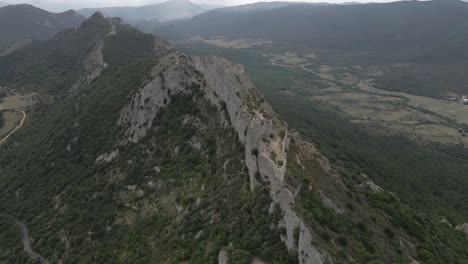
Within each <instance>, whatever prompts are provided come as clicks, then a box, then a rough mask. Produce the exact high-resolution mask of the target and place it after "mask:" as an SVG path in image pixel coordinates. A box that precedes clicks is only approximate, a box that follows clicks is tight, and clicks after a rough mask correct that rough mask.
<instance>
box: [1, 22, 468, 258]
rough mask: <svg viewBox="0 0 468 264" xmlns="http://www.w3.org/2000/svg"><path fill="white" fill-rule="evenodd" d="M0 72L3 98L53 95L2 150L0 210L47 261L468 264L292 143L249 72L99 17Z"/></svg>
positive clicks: (390, 201)
mask: <svg viewBox="0 0 468 264" xmlns="http://www.w3.org/2000/svg"><path fill="white" fill-rule="evenodd" d="M131 47H134V48H135V49H134V50H132V49H130V48H131ZM38 51H40V52H38ZM38 54H41V56H42V54H45V55H44V57H40V58H38ZM31 58H38V60H37V61H33V62H30V60H31ZM52 58H53V59H54V60H52ZM23 60H24V61H26V62H24V61H23ZM5 61H6V62H5ZM49 61H50V62H49ZM69 61H71V62H72V63H71V64H68V62H69ZM45 62H48V63H51V64H50V65H45V66H46V67H44V68H41V67H42V66H44V65H43V64H44V63H45ZM5 65H6V66H5ZM11 65H15V67H13V69H10V70H7V71H5V70H3V68H1V67H11ZM50 66H53V67H50ZM23 67H24V68H23ZM16 68H20V69H22V68H23V69H26V70H25V71H23V72H21V71H19V72H16V70H17V69H16ZM0 69H2V70H1V71H0V74H1V76H0V84H1V85H2V86H4V85H5V84H7V85H8V86H12V85H14V83H17V86H16V87H15V88H17V90H18V91H20V92H25V93H28V92H29V93H30V92H34V91H36V92H38V93H40V96H43V97H44V98H46V99H47V100H44V103H43V104H41V103H38V104H37V105H33V106H32V107H31V108H29V109H26V111H27V112H28V114H29V115H28V118H29V119H28V122H26V123H25V126H24V127H22V129H21V130H19V131H18V132H17V133H15V134H14V135H13V136H12V138H10V139H9V140H8V142H6V144H2V145H1V146H0V163H1V164H2V168H1V172H2V173H1V174H0V179H1V180H0V188H1V189H2V190H3V192H2V193H1V195H0V213H6V214H8V215H11V216H13V218H14V219H16V221H18V222H21V223H24V226H27V227H28V228H29V231H30V232H31V234H32V237H34V238H35V239H34V241H33V243H32V245H31V246H32V247H33V248H34V252H37V253H38V254H40V255H41V256H43V257H44V258H46V259H47V260H48V261H50V263H56V262H57V263H58V262H60V261H62V262H78V263H89V262H104V261H107V262H112V263H128V262H135V263H152V262H154V263H161V262H164V263H165V262H173V263H180V262H194V263H220V264H224V263H226V262H229V263H231V262H232V263H236V262H237V263H251V262H253V261H259V260H262V261H267V262H278V263H306V264H312V263H327V262H336V263H355V262H361V263H369V262H372V261H374V262H375V261H384V262H390V261H393V260H401V262H404V263H405V262H410V261H412V260H421V261H426V260H435V261H438V260H446V261H448V262H449V263H463V261H464V260H465V259H466V257H467V254H468V252H465V251H466V248H467V247H466V244H467V243H468V242H467V241H466V239H465V238H464V237H462V235H461V234H459V233H457V231H455V230H454V229H453V228H450V227H449V226H447V225H446V224H444V223H439V222H438V221H433V220H432V219H430V218H428V217H426V216H425V215H419V214H418V213H416V212H414V211H412V210H410V209H409V208H408V207H407V206H405V205H404V204H403V203H401V202H400V201H399V200H398V198H397V197H396V196H395V195H394V194H391V193H389V192H386V191H385V190H383V189H382V188H379V187H378V186H376V185H375V184H374V183H373V182H372V180H371V179H370V178H369V177H368V176H366V175H362V174H361V173H360V171H359V170H358V169H354V170H344V169H343V168H341V167H339V166H337V165H335V164H332V163H331V162H330V161H329V160H328V159H327V158H325V157H324V156H323V155H322V154H321V153H320V152H319V151H318V150H317V148H316V147H315V146H314V145H313V144H311V143H308V142H306V141H304V140H303V139H302V138H301V136H300V135H299V134H298V133H297V132H295V131H291V130H290V129H289V128H288V126H287V123H286V122H285V121H284V120H282V119H281V117H278V116H276V114H275V112H274V111H273V109H272V107H271V106H270V105H269V104H268V102H266V101H265V99H264V98H263V96H262V95H260V94H259V92H258V91H257V90H256V87H255V85H254V84H253V82H252V81H251V80H250V78H249V75H248V73H247V72H246V70H245V69H244V68H243V66H242V65H237V64H233V63H231V62H229V61H228V60H226V59H223V58H219V57H216V56H207V57H204V58H200V57H193V56H189V55H186V54H184V53H182V52H179V51H177V50H176V49H175V48H173V47H172V46H170V45H169V44H167V42H165V41H163V40H161V39H158V38H156V39H155V38H153V37H152V36H150V35H147V34H143V33H141V32H139V31H136V30H135V29H133V28H131V27H129V26H126V25H122V24H121V21H120V20H119V19H115V18H114V19H106V18H104V16H103V15H102V14H101V13H95V14H94V15H93V16H92V17H91V18H90V19H88V20H86V21H85V22H83V23H82V25H81V26H80V27H78V28H77V29H71V30H67V31H64V32H61V33H59V34H58V35H56V36H55V37H54V38H52V39H50V40H47V41H45V42H43V43H39V44H38V46H36V47H29V48H26V49H24V50H22V51H17V52H15V53H13V54H11V55H9V56H6V57H3V58H0ZM7 69H8V68H7ZM57 69H61V70H62V72H61V73H62V74H59V75H58V76H53V75H52V73H53V72H56V71H57ZM5 72H6V73H5ZM31 72H36V73H37V74H33V75H30V74H31ZM65 74H69V75H65ZM9 75H11V76H9ZM43 76H46V78H51V77H54V78H56V82H57V83H58V84H59V85H54V86H53V87H50V86H51V84H50V83H48V82H47V80H45V77H43ZM20 81H21V83H20ZM75 83H78V84H79V85H78V86H77V88H76V89H70V88H71V87H73V84H75ZM38 101H39V100H38ZM10 218H11V217H10ZM0 223H1V225H2V227H5V228H4V229H5V232H1V233H0V245H1V247H2V248H8V250H7V251H6V254H4V255H2V256H0V258H2V260H5V262H12V263H15V262H27V261H28V256H26V255H25V254H24V253H23V248H22V247H21V241H20V236H18V235H16V236H15V231H17V228H16V226H15V223H14V222H13V223H12V221H11V219H9V218H8V219H4V217H2V216H0ZM356 234H358V235H356ZM434 237H436V239H433V238H434ZM439 237H443V238H445V239H438V238H439ZM400 241H401V242H400ZM444 246H445V247H444ZM432 248H437V249H438V250H433V251H430V250H431V249H432ZM377 263H378V262H377Z"/></svg>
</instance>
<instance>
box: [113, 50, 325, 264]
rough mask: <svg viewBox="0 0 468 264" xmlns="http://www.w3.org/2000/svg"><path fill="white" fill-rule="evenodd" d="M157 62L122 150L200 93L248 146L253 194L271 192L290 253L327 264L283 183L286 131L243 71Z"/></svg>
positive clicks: (129, 116)
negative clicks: (175, 104)
mask: <svg viewBox="0 0 468 264" xmlns="http://www.w3.org/2000/svg"><path fill="white" fill-rule="evenodd" d="M161 45H162V44H161ZM162 47H163V48H162V50H165V51H171V49H170V48H164V45H163V46H162ZM158 61H159V63H158V64H157V65H156V66H155V67H154V68H153V70H152V72H151V76H149V78H148V81H147V83H146V84H145V85H144V86H143V87H142V88H141V89H139V90H138V91H136V93H135V94H134V95H133V96H132V98H131V99H130V100H129V102H128V103H127V104H126V106H125V107H124V108H123V110H122V112H121V114H120V119H119V120H118V123H119V125H120V126H122V127H123V128H124V129H125V132H124V136H123V138H121V144H123V145H126V144H129V143H137V142H138V141H139V140H140V139H142V138H143V137H145V135H147V133H148V131H149V129H150V128H151V127H154V126H156V127H157V124H154V123H153V122H154V120H155V117H156V116H157V115H158V113H159V112H160V110H161V109H162V108H164V107H166V106H168V105H169V104H170V103H171V100H172V98H173V97H174V96H176V95H180V94H192V93H194V92H196V90H197V89H198V90H201V91H202V92H203V94H204V96H205V97H206V98H207V99H209V101H210V102H211V103H212V104H214V105H216V106H217V107H218V109H220V111H219V113H220V114H221V115H227V117H226V121H225V125H230V126H232V127H233V128H234V129H235V130H236V131H237V134H238V138H239V140H240V141H241V142H242V143H243V144H244V145H245V165H246V166H247V168H248V171H249V178H250V187H251V190H252V191H255V190H256V188H257V187H259V186H260V185H263V186H267V188H268V189H269V192H270V196H271V198H272V201H273V203H274V204H277V205H279V208H281V210H282V212H283V215H284V217H283V220H282V221H280V223H278V225H280V226H282V227H284V228H285V229H286V235H285V236H284V237H283V238H282V239H283V240H284V242H285V244H286V246H287V248H288V250H290V251H291V252H298V258H299V261H300V263H306V264H312V263H323V262H324V257H322V255H324V254H322V253H321V252H320V251H319V250H318V249H316V247H315V245H314V244H313V236H312V233H311V232H310V231H309V229H308V228H307V226H306V225H305V223H304V222H303V221H302V220H301V218H300V216H299V215H298V214H297V213H296V212H295V211H294V209H293V205H294V199H295V197H294V193H293V191H292V190H291V189H290V188H289V187H288V185H287V184H286V183H285V173H286V170H287V155H288V147H289V136H288V127H287V125H286V123H285V122H283V121H281V120H280V119H278V117H277V116H276V115H275V113H274V112H273V110H272V108H271V106H270V105H269V104H268V103H266V102H265V100H264V99H263V97H262V96H261V95H260V94H259V93H258V92H257V90H256V88H255V86H254V85H253V83H252V82H251V81H250V79H249V77H248V75H247V73H246V72H245V70H244V68H243V67H242V66H241V65H236V64H232V63H231V62H229V61H227V60H225V59H223V58H219V57H214V56H209V57H206V58H198V57H193V58H189V57H188V56H186V55H184V54H182V53H179V52H176V51H172V52H169V53H168V54H166V55H164V56H162V57H160V58H159V59H158ZM296 230H299V236H298V237H295V234H294V233H295V232H297V231H296ZM278 239H279V238H278ZM221 259H223V261H224V260H225V259H226V258H224V257H223V258H221Z"/></svg>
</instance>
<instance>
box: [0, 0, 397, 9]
mask: <svg viewBox="0 0 468 264" xmlns="http://www.w3.org/2000/svg"><path fill="white" fill-rule="evenodd" d="M166 1H168V0H134V1H131V0H100V1H93V0H81V1H67V0H32V1H21V0H6V1H2V0H0V2H5V3H8V4H22V3H27V4H31V5H34V6H36V7H40V8H43V9H47V10H50V11H65V10H69V9H81V8H92V7H114V6H115V7H117V6H143V5H149V4H156V3H161V2H166ZM191 1H192V2H193V3H198V4H210V5H225V6H234V5H242V4H249V3H256V2H273V1H268V0H267V1H255V0H191ZM282 1H287V2H310V3H317V2H327V3H345V2H360V3H369V2H379V3H383V2H395V1H391V0H362V1H350V0H327V1H321V0H302V1H301V0H282Z"/></svg>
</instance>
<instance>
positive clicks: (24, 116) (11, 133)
mask: <svg viewBox="0 0 468 264" xmlns="http://www.w3.org/2000/svg"><path fill="white" fill-rule="evenodd" d="M11 111H15V112H19V113H21V114H23V118H22V119H21V122H20V124H19V125H18V126H16V127H15V129H13V130H12V131H11V132H10V133H8V135H6V136H5V137H4V138H3V139H1V140H0V144H2V143H3V142H5V141H6V140H7V139H8V138H9V137H10V136H11V135H13V134H14V133H15V132H16V131H18V129H20V128H21V127H22V126H23V124H24V120H26V112H24V111H22V110H11Z"/></svg>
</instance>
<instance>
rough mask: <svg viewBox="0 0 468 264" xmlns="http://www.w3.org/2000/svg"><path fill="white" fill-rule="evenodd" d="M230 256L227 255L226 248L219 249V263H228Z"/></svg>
mask: <svg viewBox="0 0 468 264" xmlns="http://www.w3.org/2000/svg"><path fill="white" fill-rule="evenodd" d="M228 263H229V258H228V256H227V252H226V251H225V250H221V251H219V255H218V264H228Z"/></svg>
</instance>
